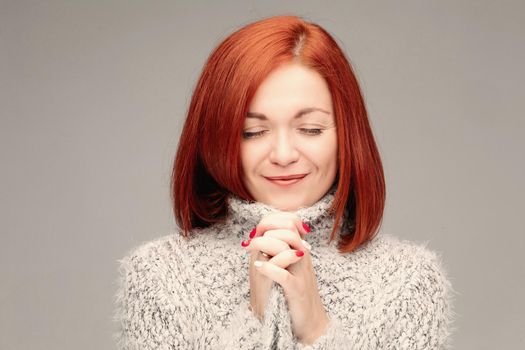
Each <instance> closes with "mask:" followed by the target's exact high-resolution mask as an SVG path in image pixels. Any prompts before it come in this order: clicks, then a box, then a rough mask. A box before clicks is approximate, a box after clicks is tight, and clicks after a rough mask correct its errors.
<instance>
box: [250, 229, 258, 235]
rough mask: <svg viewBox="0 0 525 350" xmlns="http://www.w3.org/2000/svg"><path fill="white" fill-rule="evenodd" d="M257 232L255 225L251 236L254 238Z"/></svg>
mask: <svg viewBox="0 0 525 350" xmlns="http://www.w3.org/2000/svg"><path fill="white" fill-rule="evenodd" d="M256 234H257V227H255V228H254V229H253V230H252V232H250V238H253V237H255V235H256Z"/></svg>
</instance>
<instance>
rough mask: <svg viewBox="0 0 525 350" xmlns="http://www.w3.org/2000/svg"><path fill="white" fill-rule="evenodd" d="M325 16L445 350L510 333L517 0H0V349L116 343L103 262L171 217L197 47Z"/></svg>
mask: <svg viewBox="0 0 525 350" xmlns="http://www.w3.org/2000/svg"><path fill="white" fill-rule="evenodd" d="M277 14H297V15H301V16H304V17H305V18H306V19H307V20H312V21H314V22H317V23H319V24H321V25H322V26H324V28H326V29H327V30H328V31H330V32H331V33H332V34H333V35H334V36H335V37H336V38H337V40H339V43H340V44H341V46H342V48H343V49H344V50H345V51H346V52H347V54H348V56H349V57H350V59H351V62H352V64H353V66H354V68H355V71H356V73H357V75H358V77H359V80H360V82H361V86H362V89H363V92H364V95H365V98H366V102H367V105H368V110H369V112H370V119H371V123H372V126H373V129H374V132H375V135H376V137H377V142H378V145H379V148H380V152H381V154H382V159H383V162H384V166H385V171H386V180H387V190H388V200H387V208H386V212H385V216H384V221H383V226H382V229H381V231H382V232H389V233H392V234H395V235H397V236H399V237H401V238H405V239H410V240H413V241H417V242H425V241H428V242H429V247H430V248H432V249H433V250H436V251H439V252H440V253H442V256H443V258H444V260H445V263H446V267H447V269H448V271H449V274H450V278H451V281H452V283H453V286H454V288H455V289H456V290H457V292H458V294H459V296H458V297H457V299H456V304H455V311H456V312H457V313H458V317H457V320H456V327H458V331H457V332H456V334H455V336H454V344H455V348H457V349H496V348H497V349H516V348H520V347H523V345H524V344H525V341H524V340H525V336H524V332H523V325H524V322H523V321H524V320H523V318H524V316H523V315H524V314H525V308H524V306H525V303H524V301H523V295H525V291H524V289H525V288H524V286H525V283H524V272H523V271H524V269H523V268H524V263H523V262H524V261H523V254H522V250H523V247H524V244H523V243H524V233H525V230H524V229H523V224H522V219H523V214H524V205H523V198H524V195H525V191H524V182H523V179H524V178H525V176H524V169H525V167H524V164H523V153H524V152H523V151H524V150H525V138H524V137H523V131H524V127H525V121H524V112H525V111H524V107H523V97H524V93H523V90H524V87H523V81H524V79H525V74H524V72H525V69H524V68H523V62H525V45H524V36H525V28H524V23H525V18H524V14H525V5H524V2H522V1H497V2H491V1H395V2H394V1H381V2H377V1H369V2H364V1H363V2H361V1H323V2H322V3H321V2H311V1H221V2H216V1H206V2H203V1H192V2H191V4H190V2H183V1H178V2H175V1H87V0H86V1H33V2H28V1H5V0H2V1H1V3H0V113H1V128H0V130H1V135H0V136H1V138H0V140H1V147H0V157H1V158H0V161H1V163H0V164H1V167H2V171H1V181H0V191H1V192H0V195H1V208H0V213H1V214H0V215H1V237H2V244H1V245H0V283H1V284H0V310H1V311H0V348H1V349H6V350H7V349H112V348H114V343H113V340H112V338H111V334H112V333H113V331H114V324H113V322H112V313H113V302H114V300H113V296H114V293H115V290H116V278H117V259H119V258H121V257H122V256H123V255H124V254H125V253H126V252H127V251H128V250H129V249H131V248H133V247H135V246H136V245H138V244H140V243H142V242H144V241H147V240H150V239H153V238H155V237H158V236H161V235H166V234H168V233H170V232H172V231H173V228H174V225H175V224H174V220H173V217H172V214H171V207H170V202H169V191H168V183H169V176H170V171H171V165H172V159H173V156H174V154H175V151H176V147H177V142H178V137H179V135H180V131H181V127H182V123H183V120H184V117H185V112H186V109H187V105H188V103H189V99H190V96H191V92H192V89H193V87H194V84H195V82H196V79H197V78H198V76H199V73H200V71H201V69H202V65H203V64H204V62H205V60H206V58H207V56H208V54H209V53H210V52H211V50H212V49H213V48H214V47H215V46H216V45H217V44H218V43H219V42H220V40H221V39H222V38H224V37H225V36H226V35H228V34H229V33H231V32H232V31H233V30H235V29H237V28H239V27H240V26H242V25H243V24H246V23H249V22H251V21H254V20H257V19H260V18H262V17H266V16H270V15H277Z"/></svg>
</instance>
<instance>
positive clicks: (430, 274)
mask: <svg viewBox="0 0 525 350" xmlns="http://www.w3.org/2000/svg"><path fill="white" fill-rule="evenodd" d="M333 199H334V191H333V189H332V190H331V191H329V192H328V193H327V194H326V195H325V196H324V197H323V198H322V199H320V200H319V201H318V202H317V203H315V204H314V205H312V206H311V207H307V208H300V209H299V210H298V211H296V213H297V214H298V215H299V216H300V217H301V218H302V220H303V222H305V223H306V224H308V225H309V226H310V228H311V229H312V231H311V232H310V233H309V234H307V235H306V236H305V238H304V239H305V240H306V241H307V242H309V243H310V245H311V246H312V250H311V252H310V254H311V257H312V263H313V266H314V271H315V274H316V276H317V281H318V287H319V294H320V297H321V300H322V301H323V304H324V306H325V310H326V312H327V314H328V317H329V318H330V323H329V324H328V326H327V328H326V330H325V334H323V335H322V336H321V337H319V338H318V339H317V340H316V341H315V343H314V344H312V345H310V346H305V345H303V344H301V343H299V342H298V339H297V338H296V337H295V336H294V334H293V332H292V327H291V318H290V314H289V312H288V308H287V303H286V299H285V297H284V291H283V289H282V287H281V286H280V285H279V284H277V283H274V284H273V287H272V290H271V292H270V296H269V299H268V303H267V305H266V309H265V314H264V315H265V316H264V319H263V320H262V321H260V320H259V319H258V318H257V317H256V316H255V315H254V314H253V313H252V312H251V311H250V309H249V308H248V307H249V304H250V285H249V276H248V261H249V253H248V252H246V251H245V250H244V249H243V248H242V247H241V244H240V243H241V241H242V240H245V239H246V238H247V237H248V234H249V232H250V231H251V230H252V229H253V228H254V227H255V226H256V225H257V224H258V222H259V221H260V220H261V219H262V217H263V216H265V215H266V214H268V213H269V212H271V211H274V210H277V209H274V208H272V207H270V206H267V205H264V204H262V203H258V202H247V201H244V200H241V199H239V198H237V197H235V196H231V197H230V199H229V200H228V216H227V219H226V221H225V222H223V223H220V224H215V225H212V226H210V227H208V228H204V229H195V230H193V231H192V234H191V237H190V238H189V239H185V238H184V237H183V236H182V235H181V233H180V231H179V232H176V233H174V234H170V235H167V236H164V237H160V238H157V239H155V240H153V241H150V242H146V243H142V244H140V245H139V246H138V247H135V248H134V249H132V250H131V251H130V252H129V253H128V254H126V256H125V257H124V258H123V259H121V260H119V263H120V268H119V276H120V278H119V280H118V283H119V288H118V290H117V293H116V298H115V304H116V308H115V319H116V321H117V324H118V331H117V333H116V334H115V336H114V337H115V341H116V343H117V345H118V349H126V350H128V349H144V350H146V349H147V350H150V349H331V350H339V349H449V348H450V346H451V341H450V336H451V334H452V333H453V332H452V323H453V319H454V316H455V312H454V311H453V308H452V304H453V294H454V290H453V289H452V286H451V283H450V281H449V279H448V277H447V273H446V270H445V269H444V266H443V263H442V260H441V258H440V256H439V255H438V254H436V253H434V252H433V251H431V250H429V249H428V248H427V247H426V244H427V243H424V244H423V245H418V244H414V243H411V242H408V241H401V240H400V239H397V238H395V237H394V236H391V235H385V234H381V233H380V234H378V235H376V236H375V238H373V239H372V240H371V241H370V242H368V243H367V244H365V245H362V246H361V247H359V248H358V249H357V250H355V251H354V252H352V253H349V254H345V255H341V254H340V253H339V252H338V251H337V248H336V242H335V241H333V242H331V243H330V244H328V237H329V235H330V231H331V228H332V227H333V224H334V217H333V216H332V215H329V214H328V208H329V207H330V204H331V202H332V200H333ZM342 229H344V226H341V227H340V228H339V230H342Z"/></svg>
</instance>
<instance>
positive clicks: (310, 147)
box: [303, 136, 337, 168]
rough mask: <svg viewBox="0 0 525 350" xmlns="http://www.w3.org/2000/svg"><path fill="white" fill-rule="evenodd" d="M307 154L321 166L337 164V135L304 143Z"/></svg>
mask: <svg viewBox="0 0 525 350" xmlns="http://www.w3.org/2000/svg"><path fill="white" fill-rule="evenodd" d="M303 149H304V150H305V154H307V155H308V158H309V159H310V160H311V161H312V162H313V163H314V164H316V165H317V166H318V167H319V168H327V167H333V166H336V165H337V140H336V138H335V136H333V137H326V138H323V139H319V140H318V142H310V143H307V144H305V145H304V148H303Z"/></svg>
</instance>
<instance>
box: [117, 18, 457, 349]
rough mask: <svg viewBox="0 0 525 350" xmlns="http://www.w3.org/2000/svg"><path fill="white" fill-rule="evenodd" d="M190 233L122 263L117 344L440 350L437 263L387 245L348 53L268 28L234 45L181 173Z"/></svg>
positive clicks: (221, 56)
mask: <svg viewBox="0 0 525 350" xmlns="http://www.w3.org/2000/svg"><path fill="white" fill-rule="evenodd" d="M172 194H173V201H174V213H175V216H176V220H177V223H178V226H179V227H180V230H179V232H177V233H176V234H170V235H168V236H165V237H161V238H159V239H156V240H154V241H151V242H147V243H144V244H142V245H140V246H139V247H137V248H135V249H133V250H132V251H130V252H129V254H127V256H126V257H125V258H124V259H122V260H121V261H120V262H121V270H120V272H121V281H120V282H121V285H120V288H119V291H118V294H117V309H116V316H117V319H118V320H119V321H120V329H119V333H118V334H117V340H118V345H119V347H120V348H121V349H307V348H308V349H310V348H311V349H386V348H389V349H390V348H391V349H423V348H424V349H438V348H447V347H448V346H449V343H450V342H449V340H450V337H449V334H450V326H451V321H452V317H453V311H452V297H451V293H452V287H451V285H450V282H449V281H448V279H447V276H446V272H445V270H444V269H443V267H442V264H441V262H440V258H439V256H438V255H437V254H436V253H434V252H432V251H430V250H428V249H427V248H426V247H424V246H419V245H416V244H413V243H410V242H406V241H400V240H398V239H396V238H394V237H393V236H389V235H377V231H378V229H379V226H380V222H381V218H382V214H383V208H384V202H385V185H384V177H383V170H382V165H381V161H380V157H379V154H378V151H377V147H376V144H375V142H374V138H373V135H372V131H371V128H370V125H369V122H368V119H367V113H366V109H365V105H364V101H363V98H362V95H361V92H360V89H359V86H358V83H357V80H356V78H355V76H354V73H353V71H352V69H351V66H350V65H349V63H348V61H347V59H346V58H345V55H344V53H343V52H342V51H341V49H340V48H339V47H338V45H337V44H336V42H335V41H334V40H333V38H332V37H331V36H330V35H329V34H328V33H327V32H326V31H325V30H323V29H322V28H321V27H320V26H318V25H316V24H313V23H308V22H305V21H304V20H303V19H301V18H298V17H294V16H278V17H272V18H267V19H264V20H261V21H258V22H255V23H252V24H249V25H247V26H245V27H244V28H242V29H240V30H238V31H237V32H235V33H233V34H231V35H230V36H229V37H228V38H226V39H225V40H224V41H223V42H222V43H221V44H220V45H219V46H218V47H217V48H216V49H215V50H214V51H213V53H212V54H211V56H210V57H209V59H208V61H207V63H206V65H205V67H204V70H203V72H202V75H201V77H200V79H199V81H198V84H197V86H196V88H195V92H194V94H193V98H192V101H191V104H190V107H189V111H188V115H187V119H186V122H185V125H184V129H183V132H182V135H181V138H180V143H179V148H178V151H177V155H176V159H175V164H174V171H173V177H172Z"/></svg>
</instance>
